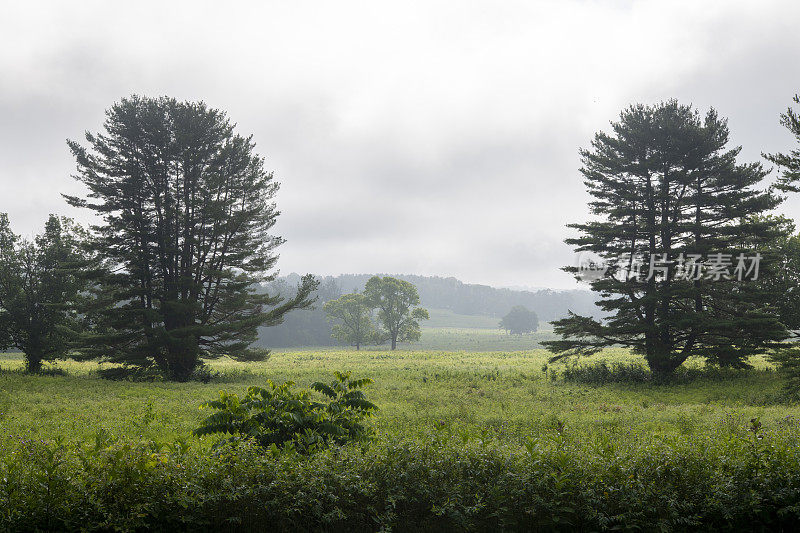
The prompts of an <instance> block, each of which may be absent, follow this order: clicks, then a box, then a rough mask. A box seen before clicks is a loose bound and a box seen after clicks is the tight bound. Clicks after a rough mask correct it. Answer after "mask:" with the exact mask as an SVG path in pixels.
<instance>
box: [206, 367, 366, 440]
mask: <svg viewBox="0 0 800 533" xmlns="http://www.w3.org/2000/svg"><path fill="white" fill-rule="evenodd" d="M334 375H335V376H336V379H335V380H333V381H332V382H331V384H330V385H326V384H324V383H320V382H316V383H314V384H312V385H311V388H312V389H313V390H315V391H317V392H319V393H321V394H322V395H324V396H325V397H326V399H327V402H318V401H315V400H314V399H313V397H312V395H311V393H310V392H308V391H299V392H295V391H294V390H292V387H293V386H294V382H292V381H287V382H285V383H282V384H278V385H276V384H275V383H273V382H272V381H269V380H268V381H267V385H268V386H267V387H266V388H263V387H250V388H248V389H247V395H246V396H245V397H244V398H242V399H240V398H239V396H237V395H236V394H229V393H227V392H225V391H221V392H220V397H219V399H218V400H213V401H210V402H206V403H204V404H202V405H201V408H211V409H216V410H217V412H215V413H214V414H212V415H211V416H209V417H208V418H206V419H205V420H204V421H203V423H202V425H201V426H200V427H199V428H197V429H195V430H194V434H195V435H198V436H203V435H213V434H217V433H226V434H230V435H232V437H231V438H229V439H226V440H227V441H238V440H241V439H242V438H244V439H250V438H251V439H253V440H254V441H255V442H256V443H258V445H259V446H261V447H264V448H272V449H273V450H274V449H278V448H284V447H291V448H293V449H295V450H297V451H300V452H303V453H307V452H309V451H312V450H314V449H316V448H318V447H320V446H323V445H326V444H328V443H330V442H334V443H337V444H343V443H345V442H348V441H352V440H360V439H362V438H364V437H366V436H367V434H368V429H367V428H366V427H365V426H364V424H363V423H362V422H363V421H364V419H365V418H367V417H369V416H370V415H371V414H372V413H373V411H374V410H376V409H377V407H376V406H375V404H373V403H371V402H369V401H367V399H366V398H365V397H364V393H363V392H362V391H361V390H359V389H361V388H362V387H364V386H365V385H368V384H370V383H372V380H370V379H351V377H350V372H347V373H341V372H335V373H334ZM220 442H225V440H223V441H220ZM217 444H220V443H217Z"/></svg>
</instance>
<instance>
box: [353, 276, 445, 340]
mask: <svg viewBox="0 0 800 533" xmlns="http://www.w3.org/2000/svg"><path fill="white" fill-rule="evenodd" d="M364 297H365V302H366V304H367V305H368V306H369V307H372V308H375V309H377V310H378V319H379V320H380V321H381V324H383V327H384V329H385V330H386V333H387V335H388V337H389V339H391V341H392V350H394V349H396V348H397V342H398V341H400V342H403V341H416V340H419V337H420V335H421V332H420V328H419V321H420V320H427V319H428V318H429V315H428V311H426V310H425V309H423V308H422V307H416V306H417V305H419V294H418V293H417V288H416V287H414V285H412V284H411V283H409V282H407V281H403V280H399V279H397V278H391V277H388V276H387V277H383V278H381V277H378V276H373V277H371V278H370V279H369V281H367V284H366V285H365V286H364Z"/></svg>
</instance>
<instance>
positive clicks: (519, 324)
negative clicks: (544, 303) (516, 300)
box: [500, 305, 539, 335]
mask: <svg viewBox="0 0 800 533" xmlns="http://www.w3.org/2000/svg"><path fill="white" fill-rule="evenodd" d="M500 328H501V329H504V330H506V331H508V332H510V333H513V334H515V335H522V334H523V333H530V332H532V331H536V330H537V329H538V328H539V317H538V316H536V313H534V312H533V311H531V310H530V309H528V308H527V307H525V306H524V305H515V306H514V307H512V308H511V311H509V312H508V314H506V316H504V317H503V319H502V320H501V321H500Z"/></svg>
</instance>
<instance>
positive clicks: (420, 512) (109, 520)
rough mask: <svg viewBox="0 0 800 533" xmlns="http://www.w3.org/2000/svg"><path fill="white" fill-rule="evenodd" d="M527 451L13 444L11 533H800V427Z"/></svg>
mask: <svg viewBox="0 0 800 533" xmlns="http://www.w3.org/2000/svg"><path fill="white" fill-rule="evenodd" d="M715 429H716V430H715V431H713V432H711V433H709V434H705V435H687V436H685V437H680V438H675V437H659V436H655V435H646V434H642V435H640V436H638V437H636V438H635V439H630V440H626V441H621V440H617V439H614V438H613V437H611V436H609V434H603V433H598V434H596V435H594V436H592V437H590V438H589V439H588V440H587V439H586V437H585V436H580V437H579V436H572V435H571V434H570V431H569V429H568V428H561V429H560V430H558V429H556V430H555V431H548V432H545V433H542V434H539V435H533V436H531V437H530V438H529V439H528V440H527V441H526V442H525V443H524V444H514V443H508V442H499V441H487V440H483V439H481V438H479V436H476V435H467V436H465V437H463V438H462V436H460V435H455V434H453V435H448V433H447V432H445V431H436V430H432V431H434V433H432V434H430V435H427V436H426V435H421V436H419V437H417V438H409V437H403V436H401V435H395V434H392V435H382V436H380V437H379V438H378V439H376V441H375V442H374V443H373V444H372V445H371V446H369V447H363V446H358V445H344V446H341V447H335V448H334V447H329V448H325V449H320V450H318V451H317V453H314V454H310V455H302V454H297V453H288V452H287V451H279V452H277V453H274V454H271V453H263V452H264V450H263V448H262V447H261V446H259V445H258V444H257V443H256V442H255V441H254V440H252V439H247V440H243V441H240V442H239V443H238V444H237V445H236V446H231V445H224V450H221V451H224V452H225V453H220V454H218V455H217V456H213V457H212V456H209V455H208V454H206V453H204V452H203V450H202V449H201V448H197V449H196V448H191V447H187V446H186V445H185V443H181V442H178V443H175V444H172V445H169V446H166V445H159V444H156V443H153V442H140V443H135V442H130V441H114V440H113V439H111V438H108V436H107V435H98V438H97V439H96V440H95V442H94V443H91V444H88V445H87V444H83V445H65V444H63V443H59V442H42V441H39V440H30V439H27V440H26V439H9V438H5V437H3V438H2V439H0V499H1V500H0V501H2V505H0V530H2V531H33V530H47V531H52V530H59V531H64V530H67V531H70V530H82V531H111V530H115V531H145V530H159V531H186V530H209V531H220V530H224V531H253V530H263V529H264V527H266V526H265V525H266V524H268V527H269V529H270V530H274V531H298V530H302V531H310V530H313V531H318V530H324V531H376V530H395V531H464V530H470V531H559V530H560V531H565V530H567V531H575V530H578V531H601V530H637V529H638V530H645V531H653V530H660V531H689V530H691V531H718V530H727V531H730V530H734V531H736V530H748V531H753V530H762V531H780V530H783V531H790V530H792V529H793V525H794V524H796V523H797V521H798V520H800V451H798V450H800V448H798V446H797V443H798V440H800V424H798V423H797V421H796V420H786V421H784V422H781V423H780V424H777V425H768V424H767V423H762V422H761V421H759V420H758V419H754V420H750V421H746V420H744V421H742V420H737V422H736V423H735V424H727V423H725V424H722V425H719V426H718V427H716V428H715Z"/></svg>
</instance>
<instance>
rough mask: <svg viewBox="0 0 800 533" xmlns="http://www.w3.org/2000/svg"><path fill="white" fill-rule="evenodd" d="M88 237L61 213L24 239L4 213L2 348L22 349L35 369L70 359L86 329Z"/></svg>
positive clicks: (0, 219) (0, 221)
mask: <svg viewBox="0 0 800 533" xmlns="http://www.w3.org/2000/svg"><path fill="white" fill-rule="evenodd" d="M85 240H86V232H85V231H84V230H83V229H82V228H80V227H79V226H77V225H76V224H75V223H74V222H73V221H72V220H70V219H68V218H59V217H57V216H55V215H50V218H49V219H48V220H47V223H46V224H45V229H44V232H43V233H41V234H39V235H37V236H36V237H35V238H34V239H33V240H32V241H30V240H27V239H23V238H21V237H20V236H19V235H16V234H15V233H14V232H13V231H12V230H11V226H10V224H9V220H8V215H7V214H5V213H0V349H6V348H17V349H19V350H22V352H23V354H24V357H25V367H26V369H27V370H28V371H29V372H38V371H39V370H40V369H41V368H42V363H43V362H45V361H53V360H56V359H64V358H66V357H67V355H68V353H69V348H70V338H71V336H72V332H74V331H76V330H80V328H81V320H80V317H79V316H78V314H77V313H76V312H75V307H76V305H77V301H78V299H79V298H80V293H81V290H82V289H83V288H84V287H85V279H84V278H83V277H82V276H81V275H79V274H78V271H79V268H83V267H86V266H87V260H86V255H85V253H84V249H83V245H84V243H85Z"/></svg>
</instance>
